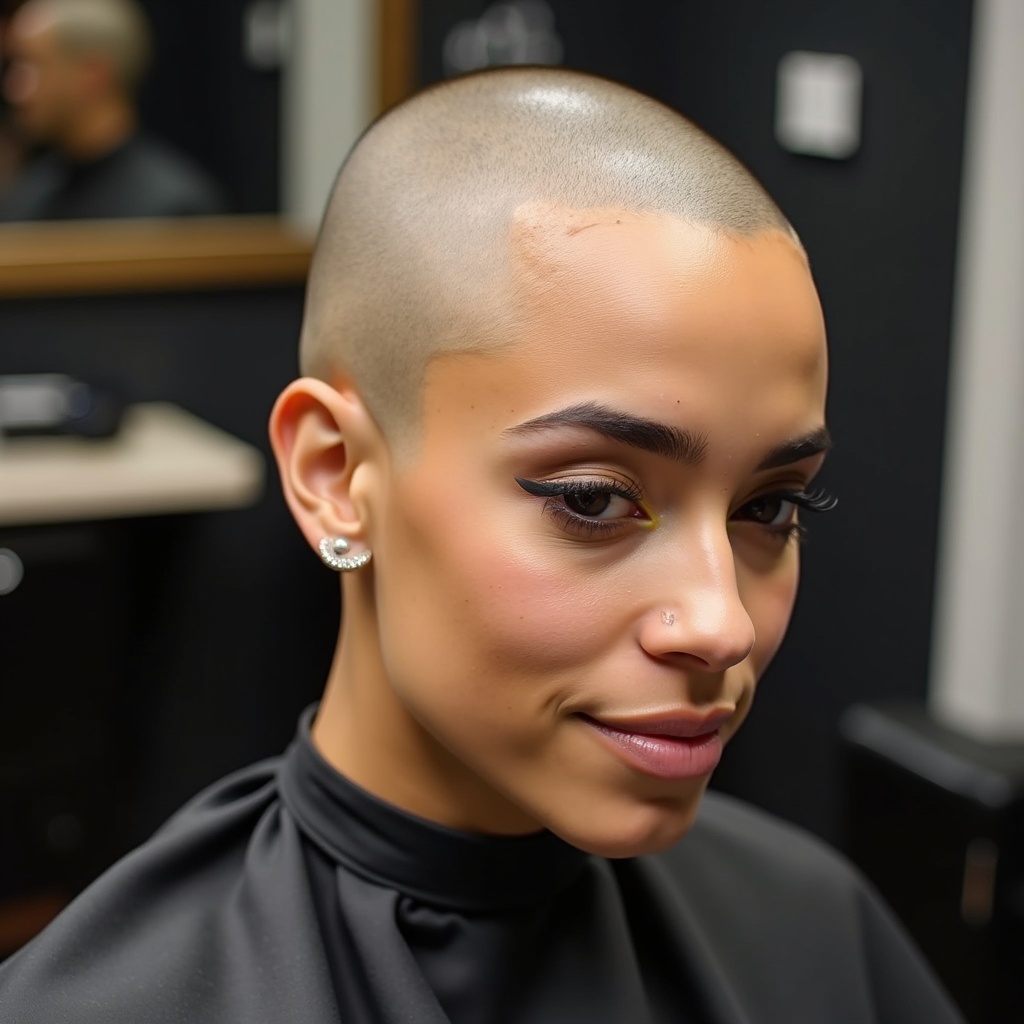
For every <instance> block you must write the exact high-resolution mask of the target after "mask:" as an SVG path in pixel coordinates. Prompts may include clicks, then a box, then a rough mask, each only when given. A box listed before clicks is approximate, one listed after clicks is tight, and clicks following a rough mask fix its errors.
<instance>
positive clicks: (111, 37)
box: [37, 0, 151, 93]
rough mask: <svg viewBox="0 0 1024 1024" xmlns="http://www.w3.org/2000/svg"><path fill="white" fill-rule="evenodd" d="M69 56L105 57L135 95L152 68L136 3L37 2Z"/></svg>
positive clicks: (142, 17)
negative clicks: (94, 54) (148, 69)
mask: <svg viewBox="0 0 1024 1024" xmlns="http://www.w3.org/2000/svg"><path fill="white" fill-rule="evenodd" d="M37 6H38V7H39V9H40V10H42V11H45V12H46V14H47V15H48V16H49V17H50V18H52V19H53V24H54V27H55V29H56V32H57V37H58V39H59V40H60V42H61V44H62V45H63V46H64V48H65V49H66V50H68V52H70V53H75V54H87V53H100V54H102V55H103V56H104V57H106V58H107V59H108V60H109V61H110V63H111V65H112V67H113V69H114V74H115V75H116V76H117V81H118V84H119V85H120V86H121V88H122V89H124V90H125V91H126V92H129V93H132V92H135V91H136V90H137V89H138V87H139V84H140V83H141V81H142V79H143V77H144V75H145V73H146V69H147V67H148V66H149V58H150V50H151V40H150V32H149V25H148V23H147V21H146V17H145V15H144V14H143V12H142V9H141V8H140V7H139V5H138V4H137V3H136V2H135V0H37Z"/></svg>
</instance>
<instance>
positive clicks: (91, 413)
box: [0, 373, 125, 438]
mask: <svg viewBox="0 0 1024 1024" xmlns="http://www.w3.org/2000/svg"><path fill="white" fill-rule="evenodd" d="M124 406H125V403H124V400H123V398H122V397H121V396H119V395H117V394H115V393H114V392H113V391H111V390H109V389H107V388H101V387H97V386H95V385H92V384H86V383H85V382H84V381H80V380H76V379H75V378H73V377H69V376H67V375H65V374H63V373H40V374H15V375H13V376H10V375H9V376H0V434H2V435H4V436H6V437H18V436H24V435H37V436H38V435H43V436H49V435H75V436H78V437H95V438H104V437H113V435H114V434H116V433H117V431H118V428H119V426H120V424H121V416H122V414H123V412H124Z"/></svg>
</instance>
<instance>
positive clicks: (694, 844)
mask: <svg viewBox="0 0 1024 1024" xmlns="http://www.w3.org/2000/svg"><path fill="white" fill-rule="evenodd" d="M662 857H663V859H664V862H665V863H666V864H667V865H670V866H671V865H677V866H678V867H684V868H686V867H691V866H693V865H694V863H695V862H699V863H700V864H701V867H702V871H712V872H713V873H715V874H719V873H720V874H721V875H722V876H723V877H729V878H730V879H731V882H732V883H733V884H735V882H736V881H737V879H736V878H735V877H732V876H735V875H737V874H739V875H742V876H744V877H748V878H752V879H756V880H758V881H759V882H764V881H771V882H772V883H773V884H775V885H782V886H787V885H792V884H796V883H799V884H800V885H801V886H802V887H804V888H806V887H807V886H808V885H811V884H813V885H815V886H817V887H820V888H823V889H839V890H846V889H848V888H850V887H856V886H859V885H860V884H861V880H860V876H859V875H858V874H857V872H856V871H855V869H854V868H853V867H852V866H851V865H850V864H849V862H848V861H847V860H846V859H845V858H844V857H842V856H841V855H840V854H839V853H838V852H837V851H835V850H834V849H833V848H832V847H830V846H828V845H827V844H826V843H824V842H823V841H822V840H820V839H818V838H817V837H816V836H814V835H812V834H811V833H810V832H807V831H806V830H804V829H802V828H800V827H798V826H796V825H793V824H790V823H789V822H785V821H782V820H781V819H779V818H776V817H773V816H772V815H770V814H768V813H767V812H765V811H762V810H759V809H757V808H755V807H751V806H750V805H749V804H745V803H743V802H741V801H739V800H737V799H735V798H733V797H729V796H726V795H724V794H721V793H716V792H708V793H707V794H705V796H704V799H703V802H702V804H701V809H700V813H699V814H698V816H697V821H696V822H695V824H694V826H693V828H692V829H691V831H690V833H689V834H688V835H687V836H686V838H685V840H684V841H683V842H682V843H679V844H678V845H677V846H675V847H674V848H673V849H672V850H669V851H668V852H667V853H666V854H663V855H662Z"/></svg>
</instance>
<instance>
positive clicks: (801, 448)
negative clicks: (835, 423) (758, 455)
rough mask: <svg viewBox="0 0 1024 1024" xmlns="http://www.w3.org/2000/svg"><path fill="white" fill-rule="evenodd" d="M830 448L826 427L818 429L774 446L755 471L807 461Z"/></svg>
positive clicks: (830, 439)
mask: <svg viewBox="0 0 1024 1024" xmlns="http://www.w3.org/2000/svg"><path fill="white" fill-rule="evenodd" d="M831 447H832V436H831V435H830V434H829V432H828V428H827V427H818V429H817V430H812V431H811V432H810V433H809V434H804V436H803V437H794V438H793V439H792V440H789V441H783V442H782V444H779V445H776V446H775V447H774V448H772V449H771V451H769V452H768V454H767V455H766V456H765V457H764V458H763V459H762V460H761V463H760V465H758V467H757V469H758V472H760V471H761V470H763V469H777V468H778V467H779V466H788V465H789V464H790V463H791V462H800V461H801V459H809V458H810V457H811V456H812V455H820V454H821V453H822V452H827V451H828V450H829V449H830V448H831Z"/></svg>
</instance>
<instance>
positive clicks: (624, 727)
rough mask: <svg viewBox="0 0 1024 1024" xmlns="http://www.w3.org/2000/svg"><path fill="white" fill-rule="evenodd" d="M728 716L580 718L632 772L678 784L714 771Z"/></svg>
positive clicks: (720, 713)
mask: <svg viewBox="0 0 1024 1024" xmlns="http://www.w3.org/2000/svg"><path fill="white" fill-rule="evenodd" d="M731 716H732V712H731V711H728V712H724V711H723V712H719V713H715V714H712V715H708V716H705V717H701V718H693V717H689V716H678V717H676V716H666V717H661V718H648V719H636V720H629V721H626V720H616V721H608V720H599V719H596V718H591V717H590V716H589V715H580V716H579V717H580V721H582V722H584V723H586V724H587V725H588V726H590V727H591V728H592V729H593V730H594V731H595V732H596V733H597V735H598V736H599V737H600V738H601V739H602V740H603V741H604V742H605V743H606V744H607V745H608V746H610V747H612V748H613V749H614V751H615V752H616V753H617V754H618V755H619V756H620V757H621V758H622V759H623V760H624V761H625V762H626V763H627V764H628V765H630V766H631V767H632V768H635V769H636V770H637V771H641V772H644V773H645V774H647V775H653V776H654V777H655V778H658V779H667V780H669V781H678V780H682V779H695V778H700V777H701V776H702V775H708V774H710V773H711V772H712V771H714V769H715V768H716V766H717V765H718V762H719V760H720V759H721V757H722V737H721V735H720V734H719V729H720V728H721V726H722V725H724V724H725V722H726V721H727V720H728V719H729V718H730V717H731Z"/></svg>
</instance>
